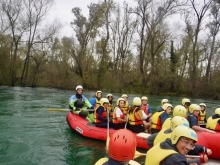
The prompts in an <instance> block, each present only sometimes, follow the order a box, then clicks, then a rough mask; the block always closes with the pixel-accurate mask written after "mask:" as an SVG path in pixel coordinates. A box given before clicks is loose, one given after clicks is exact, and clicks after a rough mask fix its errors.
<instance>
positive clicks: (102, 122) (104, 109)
mask: <svg viewBox="0 0 220 165" xmlns="http://www.w3.org/2000/svg"><path fill="white" fill-rule="evenodd" d="M108 104H109V100H108V99H107V98H102V99H101V105H100V106H99V107H98V108H96V109H95V111H94V119H95V126H96V127H102V128H106V127H107V125H108V124H107V122H110V123H111V120H110V118H109V117H108V116H107V115H109V113H108V112H109V111H108V107H109V105H108ZM110 123H109V124H110ZM110 125H111V124H110Z"/></svg>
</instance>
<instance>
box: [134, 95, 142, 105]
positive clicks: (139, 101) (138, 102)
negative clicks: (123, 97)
mask: <svg viewBox="0 0 220 165" xmlns="http://www.w3.org/2000/svg"><path fill="white" fill-rule="evenodd" d="M133 105H134V106H140V105H141V99H140V97H135V98H134V99H133Z"/></svg>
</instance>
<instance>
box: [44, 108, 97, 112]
mask: <svg viewBox="0 0 220 165" xmlns="http://www.w3.org/2000/svg"><path fill="white" fill-rule="evenodd" d="M47 110H48V112H69V111H72V109H63V108H48V109H47ZM87 111H89V112H94V109H87Z"/></svg>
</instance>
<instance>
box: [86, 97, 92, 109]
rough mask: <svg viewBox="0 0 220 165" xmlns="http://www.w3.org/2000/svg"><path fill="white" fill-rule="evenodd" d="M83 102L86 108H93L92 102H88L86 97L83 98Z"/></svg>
mask: <svg viewBox="0 0 220 165" xmlns="http://www.w3.org/2000/svg"><path fill="white" fill-rule="evenodd" d="M84 103H85V107H87V108H93V106H92V104H91V103H90V102H89V100H88V99H86V100H84Z"/></svg>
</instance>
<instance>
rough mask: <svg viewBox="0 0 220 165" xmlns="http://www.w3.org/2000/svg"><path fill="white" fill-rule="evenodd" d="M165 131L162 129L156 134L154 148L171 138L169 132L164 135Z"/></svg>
mask: <svg viewBox="0 0 220 165" xmlns="http://www.w3.org/2000/svg"><path fill="white" fill-rule="evenodd" d="M166 130H167V128H163V129H162V130H160V132H159V133H158V134H157V136H156V138H155V139H154V146H155V145H156V144H158V143H161V142H163V141H164V140H166V139H167V138H170V137H171V132H170V133H165V131H166Z"/></svg>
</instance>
